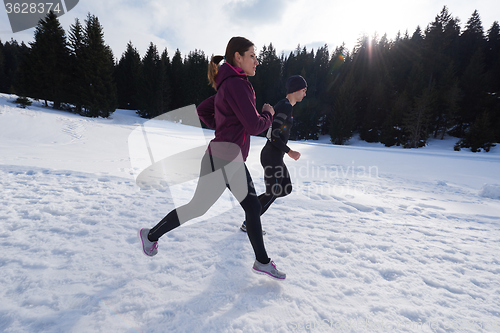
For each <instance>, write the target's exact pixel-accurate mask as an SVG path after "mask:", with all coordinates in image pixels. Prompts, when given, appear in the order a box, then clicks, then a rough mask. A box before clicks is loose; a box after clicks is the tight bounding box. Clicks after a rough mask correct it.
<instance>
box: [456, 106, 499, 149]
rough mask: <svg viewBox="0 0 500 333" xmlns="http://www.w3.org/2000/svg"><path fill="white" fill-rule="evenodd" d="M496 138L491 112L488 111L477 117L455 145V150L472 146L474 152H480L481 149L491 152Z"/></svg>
mask: <svg viewBox="0 0 500 333" xmlns="http://www.w3.org/2000/svg"><path fill="white" fill-rule="evenodd" d="M495 139H496V137H495V131H494V129H493V127H492V126H491V118H490V113H489V112H488V111H486V112H484V113H482V114H480V115H479V116H478V117H477V118H476V120H475V122H474V124H473V125H472V126H471V127H470V129H469V131H468V132H467V133H466V134H465V136H464V138H463V139H461V140H459V142H458V143H457V144H456V145H455V150H459V148H470V150H471V151H472V152H474V153H476V152H480V151H481V149H484V150H485V151H486V152H489V151H490V149H491V147H494V146H495V144H494V142H496V141H495Z"/></svg>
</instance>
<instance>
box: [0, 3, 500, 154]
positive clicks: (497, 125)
mask: <svg viewBox="0 0 500 333" xmlns="http://www.w3.org/2000/svg"><path fill="white" fill-rule="evenodd" d="M103 36H104V34H103V28H102V26H101V25H100V23H99V20H98V19H97V17H95V16H93V15H91V14H88V16H87V18H86V20H85V22H84V23H83V24H81V23H80V22H79V20H78V19H77V20H75V23H74V24H73V25H71V26H70V30H69V33H68V35H66V32H65V31H64V29H63V28H62V27H61V25H60V23H59V21H58V19H57V17H56V16H55V15H54V14H52V13H50V14H49V15H47V17H46V18H44V19H43V20H40V22H39V24H38V25H37V27H36V28H35V36H34V41H33V42H31V43H30V45H29V46H27V45H25V44H24V43H21V44H18V43H17V42H16V41H14V40H11V41H10V42H6V43H1V41H0V74H1V75H0V91H1V92H6V93H15V94H17V95H19V96H28V97H31V98H35V99H39V100H45V101H46V104H47V105H48V101H51V103H52V107H54V108H56V109H66V110H69V111H71V112H75V113H79V114H81V115H84V116H89V117H108V116H109V115H110V114H111V113H112V112H113V111H114V110H115V109H116V108H123V109H131V110H137V113H138V114H139V115H140V116H141V117H144V118H153V117H156V116H158V115H160V114H163V113H165V112H168V111H170V110H174V109H177V108H180V107H183V106H186V105H190V104H193V103H194V104H199V103H200V102H201V101H203V100H204V99H205V98H207V97H209V96H210V95H212V94H214V93H215V91H214V90H213V89H212V88H211V87H210V86H209V85H208V80H207V76H206V71H207V66H208V61H209V57H207V56H206V55H205V54H204V52H203V51H201V50H194V51H192V52H189V54H188V55H186V56H184V57H183V56H182V54H181V53H180V51H179V50H178V49H177V50H176V52H175V53H174V54H173V56H172V57H170V56H169V54H168V52H167V49H165V50H163V51H162V52H161V53H160V51H159V50H158V49H157V47H156V46H155V45H154V44H153V43H150V45H149V48H148V50H147V51H146V54H145V55H144V56H143V57H141V55H140V54H139V52H138V51H137V49H136V48H135V47H134V46H133V44H132V42H129V43H128V45H127V47H126V50H125V52H124V53H123V54H122V55H121V57H120V59H115V58H114V55H113V53H112V51H111V49H110V48H109V46H107V45H106V44H105V42H104V37H103ZM258 60H259V63H260V65H259V67H258V68H257V75H256V76H255V77H252V78H250V80H251V82H252V84H253V86H254V89H255V92H256V97H257V107H258V109H260V108H261V107H262V105H263V104H264V103H271V104H274V103H276V102H277V101H279V100H280V99H281V98H283V97H284V96H285V82H286V79H287V78H288V77H289V76H291V75H296V74H300V75H302V76H303V77H304V78H305V79H306V80H307V82H308V91H307V95H308V96H307V97H306V98H305V99H304V100H303V101H302V102H301V103H298V104H297V105H296V106H295V107H294V127H293V128H292V133H291V138H292V139H318V138H319V136H320V135H330V137H331V141H332V143H334V144H344V143H346V142H347V141H348V140H349V139H350V138H351V137H352V136H353V134H354V133H359V135H360V138H361V139H362V140H365V141H368V142H381V143H383V144H385V145H386V146H393V145H401V146H404V147H407V148H418V147H422V146H424V145H425V144H426V143H427V140H428V139H429V138H431V137H433V138H444V136H445V135H451V136H455V137H457V144H456V146H455V149H456V150H459V149H461V148H470V149H471V150H472V151H479V150H481V149H484V150H486V151H489V149H490V147H492V146H493V145H494V143H496V142H500V26H499V24H498V22H497V21H495V22H494V23H493V24H492V26H491V27H490V28H489V30H488V31H487V32H485V31H484V29H483V27H482V23H481V19H480V16H479V13H478V12H477V11H474V13H473V14H472V15H471V17H470V18H469V20H468V21H467V23H466V25H465V27H464V29H463V31H462V29H461V28H460V20H459V19H458V18H455V17H453V16H452V15H451V14H450V13H449V11H448V8H447V7H446V6H445V7H443V9H442V11H441V12H440V13H439V14H438V15H436V17H435V19H434V21H433V22H431V23H429V24H428V25H427V27H426V28H425V29H424V30H422V29H421V28H420V27H417V28H416V30H415V31H414V32H413V34H409V33H408V32H405V33H404V34H401V33H398V35H397V36H396V37H395V39H394V40H389V39H388V37H387V35H383V36H382V37H380V38H379V37H378V36H376V35H375V36H362V37H360V38H359V40H358V41H357V44H356V46H355V47H354V48H353V49H352V50H347V49H346V48H345V46H344V45H342V46H339V47H337V48H335V50H334V51H333V52H332V54H330V52H329V49H328V46H327V45H324V46H322V47H320V48H318V49H317V50H307V48H306V47H300V45H299V46H298V47H297V48H296V49H295V50H294V51H292V52H290V53H289V54H285V53H281V54H280V55H278V54H277V51H276V49H275V47H274V46H273V44H270V45H268V46H264V47H263V48H262V49H261V50H260V51H259V55H258Z"/></svg>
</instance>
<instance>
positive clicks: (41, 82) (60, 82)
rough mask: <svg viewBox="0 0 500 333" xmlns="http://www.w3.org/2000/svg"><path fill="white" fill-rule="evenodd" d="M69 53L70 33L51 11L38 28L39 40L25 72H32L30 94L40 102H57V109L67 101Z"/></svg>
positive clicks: (36, 40) (36, 31)
mask: <svg viewBox="0 0 500 333" xmlns="http://www.w3.org/2000/svg"><path fill="white" fill-rule="evenodd" d="M68 63H69V50H68V46H67V41H66V33H65V31H64V29H63V28H62V26H61V24H60V23H59V20H58V19H57V16H56V14H54V13H53V12H50V13H49V14H48V15H47V16H46V17H45V18H44V19H41V20H40V21H39V22H38V25H37V26H36V28H35V40H34V42H32V43H31V52H30V54H29V57H28V61H27V67H28V68H26V67H25V68H24V70H25V71H30V72H31V75H32V82H31V85H30V87H29V88H28V89H29V90H28V91H27V93H28V94H29V95H30V96H32V97H34V98H38V99H43V100H45V105H48V101H53V107H54V108H55V109H59V108H60V107H61V103H62V102H63V101H64V100H67V91H66V87H67V83H68V79H69V77H68V72H69V69H68Z"/></svg>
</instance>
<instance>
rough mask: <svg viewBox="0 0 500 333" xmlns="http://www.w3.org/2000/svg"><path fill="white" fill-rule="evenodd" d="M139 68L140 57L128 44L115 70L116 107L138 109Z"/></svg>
mask: <svg viewBox="0 0 500 333" xmlns="http://www.w3.org/2000/svg"><path fill="white" fill-rule="evenodd" d="M141 66H142V65H141V56H140V55H139V52H138V51H137V49H136V48H135V47H134V46H133V45H132V42H129V43H128V44H127V49H126V50H125V52H124V53H123V55H122V57H121V59H120V61H119V62H118V65H117V66H116V69H115V80H116V88H117V95H118V107H119V108H121V109H129V110H137V109H138V104H137V101H138V98H139V96H138V93H139V86H140V82H139V80H140V72H141Z"/></svg>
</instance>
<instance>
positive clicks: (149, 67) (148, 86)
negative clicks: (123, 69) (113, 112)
mask: <svg viewBox="0 0 500 333" xmlns="http://www.w3.org/2000/svg"><path fill="white" fill-rule="evenodd" d="M159 66H160V56H159V54H158V49H157V48H156V45H154V44H153V43H150V44H149V48H148V50H147V52H146V55H145V56H144V58H143V59H142V66H141V68H142V75H141V79H140V85H139V103H138V106H139V108H138V111H137V113H138V114H139V115H140V116H141V117H143V118H154V117H157V116H159V115H160V114H162V113H163V112H162V111H163V110H162V109H161V107H162V98H163V95H162V80H163V77H162V75H163V73H161V72H160V71H159Z"/></svg>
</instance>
